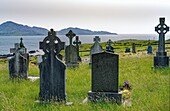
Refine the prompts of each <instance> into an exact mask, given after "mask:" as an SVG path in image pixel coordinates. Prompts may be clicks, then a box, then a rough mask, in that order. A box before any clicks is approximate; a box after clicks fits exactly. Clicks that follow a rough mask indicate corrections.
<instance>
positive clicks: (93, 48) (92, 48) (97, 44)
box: [90, 36, 102, 64]
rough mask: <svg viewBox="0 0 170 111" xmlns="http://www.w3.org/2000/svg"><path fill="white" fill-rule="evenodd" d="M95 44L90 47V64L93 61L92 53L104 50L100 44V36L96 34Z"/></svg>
mask: <svg viewBox="0 0 170 111" xmlns="http://www.w3.org/2000/svg"><path fill="white" fill-rule="evenodd" d="M93 40H94V45H93V46H92V47H91V48H90V64H91V63H92V55H93V54H96V53H100V52H102V46H100V44H99V42H100V38H99V36H95V38H94V39H93Z"/></svg>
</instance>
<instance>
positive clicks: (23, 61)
mask: <svg viewBox="0 0 170 111" xmlns="http://www.w3.org/2000/svg"><path fill="white" fill-rule="evenodd" d="M20 40H21V41H20V43H15V48H11V49H10V52H11V53H14V57H12V58H11V59H9V60H8V62H9V75H10V78H25V79H27V77H28V66H29V54H28V53H27V49H26V48H25V46H24V44H23V42H22V40H23V39H22V38H21V39H20Z"/></svg>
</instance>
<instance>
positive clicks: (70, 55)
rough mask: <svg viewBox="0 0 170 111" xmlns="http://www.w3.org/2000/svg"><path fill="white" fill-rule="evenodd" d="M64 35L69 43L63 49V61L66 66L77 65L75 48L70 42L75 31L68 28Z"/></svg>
mask: <svg viewBox="0 0 170 111" xmlns="http://www.w3.org/2000/svg"><path fill="white" fill-rule="evenodd" d="M66 36H67V37H68V38H69V41H70V44H69V45H68V46H66V49H65V61H66V65H67V67H78V65H79V64H78V61H77V60H78V59H77V48H76V47H75V46H74V45H73V44H72V39H73V38H74V37H75V36H76V34H75V33H73V32H72V30H70V31H69V32H68V33H67V34H66Z"/></svg>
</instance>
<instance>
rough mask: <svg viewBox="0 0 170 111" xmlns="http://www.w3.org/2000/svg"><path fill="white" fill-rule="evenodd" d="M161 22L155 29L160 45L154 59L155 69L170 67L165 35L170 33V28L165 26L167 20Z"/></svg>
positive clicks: (163, 19) (162, 19)
mask: <svg viewBox="0 0 170 111" xmlns="http://www.w3.org/2000/svg"><path fill="white" fill-rule="evenodd" d="M159 20H160V24H158V25H157V26H156V27H155V31H156V32H157V33H158V34H159V43H158V51H157V52H156V56H155V57H154V67H169V57H168V56H167V52H166V51H165V34H166V33H167V32H168V31H169V27H168V26H167V25H166V24H165V18H160V19H159Z"/></svg>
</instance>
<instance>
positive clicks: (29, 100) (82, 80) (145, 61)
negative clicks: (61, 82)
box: [0, 45, 170, 111]
mask: <svg viewBox="0 0 170 111" xmlns="http://www.w3.org/2000/svg"><path fill="white" fill-rule="evenodd" d="M82 47H85V46H82ZM166 47H169V45H167V46H166ZM145 48H146V47H145V46H143V47H142V46H141V47H140V48H138V49H139V50H141V49H145ZM87 49H88V48H87ZM81 50H82V49H81ZM121 50H123V48H122V49H121V48H120V49H117V50H115V52H116V53H118V54H119V55H120V56H119V86H122V85H123V82H124V81H127V80H128V81H129V82H130V84H131V86H132V99H133V101H132V107H130V108H126V109H125V108H124V107H123V106H121V105H116V104H112V103H85V104H81V102H82V101H83V100H84V99H85V98H86V97H87V93H88V91H90V89H91V68H90V67H89V65H88V63H80V66H79V68H75V69H71V68H67V69H66V78H67V79H66V92H67V101H68V102H73V103H74V104H73V105H72V106H66V105H64V104H44V105H42V104H39V103H36V102H35V101H36V100H37V99H38V97H39V80H36V81H34V82H31V81H30V80H18V79H15V80H11V79H9V74H8V63H7V61H6V60H0V110H2V111H59V110H61V111H124V110H128V111H169V110H170V99H169V98H170V68H163V69H152V68H151V67H152V66H153V57H154V55H147V54H145V53H142V52H141V51H139V52H138V53H137V54H131V53H130V54H124V53H123V52H121ZM168 51H169V52H170V50H169V49H168ZM169 52H168V55H170V53H169ZM82 55H83V54H82ZM84 56H85V55H83V57H84ZM31 60H32V61H35V60H36V59H35V58H31ZM29 75H38V76H39V69H38V66H36V65H32V64H30V68H29Z"/></svg>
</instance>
